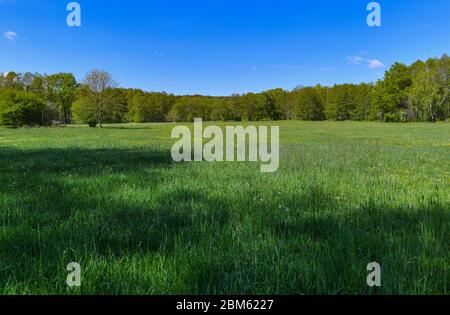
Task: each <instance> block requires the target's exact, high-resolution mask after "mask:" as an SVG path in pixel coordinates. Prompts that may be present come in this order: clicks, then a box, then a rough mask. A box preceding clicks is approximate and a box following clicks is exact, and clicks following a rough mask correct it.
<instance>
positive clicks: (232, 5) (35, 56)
mask: <svg viewBox="0 0 450 315" xmlns="http://www.w3.org/2000/svg"><path fill="white" fill-rule="evenodd" d="M69 2H70V1H66V0H0V33H1V38H0V72H1V71H11V70H14V71H16V72H25V71H31V72H41V73H55V72H61V71H63V72H73V73H74V74H75V75H76V77H77V79H82V77H83V76H84V74H86V73H87V72H88V71H89V70H90V69H93V68H101V69H105V70H108V71H110V72H111V73H112V74H113V76H114V77H115V79H116V81H118V82H119V83H120V85H121V86H123V87H136V88H141V89H144V90H148V91H167V92H171V93H175V94H196V93H200V94H208V95H230V94H232V93H245V92H259V91H263V90H267V89H271V88H277V87H280V88H284V89H292V88H294V87H295V86H298V85H315V84H317V83H320V84H323V85H332V84H334V83H343V82H355V83H358V82H363V81H364V82H373V81H376V80H377V79H379V78H381V77H382V76H383V73H384V71H385V70H386V69H387V68H388V67H389V66H390V65H391V64H392V63H393V62H395V61H401V62H404V63H407V64H409V63H412V62H414V61H415V60H417V59H426V58H428V57H432V56H433V57H435V56H439V57H440V56H441V55H442V54H443V53H450V35H449V34H450V1H449V0H389V1H388V0H384V1H378V2H379V3H380V4H381V7H382V26H381V27H376V28H370V27H368V26H367V23H366V18H367V15H368V14H369V12H367V11H366V6H367V4H368V3H369V2H370V1H369V0H295V1H291V0H285V1H283V0H278V1H272V0H270V1H269V0H183V1H179V0H157V1H153V0H146V1H145V0H127V1H117V0H110V1H106V0H80V1H78V2H79V3H80V4H81V9H82V11H81V13H82V26H81V27H80V28H70V27H68V26H67V24H66V16H67V14H68V12H67V11H66V5H67V4H68V3H69Z"/></svg>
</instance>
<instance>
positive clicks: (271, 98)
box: [0, 55, 450, 127]
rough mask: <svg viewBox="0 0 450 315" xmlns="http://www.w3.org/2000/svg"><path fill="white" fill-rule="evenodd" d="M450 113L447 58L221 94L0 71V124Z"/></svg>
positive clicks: (415, 117) (386, 118)
mask: <svg viewBox="0 0 450 315" xmlns="http://www.w3.org/2000/svg"><path fill="white" fill-rule="evenodd" d="M449 115H450V58H449V56H448V55H443V56H442V57H441V58H430V59H428V60H426V61H421V60H418V61H416V62H415V63H413V64H412V65H410V66H406V65H404V64H401V63H395V64H394V65H392V67H391V68H390V69H389V70H388V71H386V73H385V75H384V78H383V79H382V80H379V81H378V82H376V83H361V84H337V85H334V86H332V87H328V86H321V85H317V86H314V87H297V88H295V89H294V90H292V91H285V90H283V89H273V90H269V91H264V92H262V93H247V94H243V95H239V94H234V95H231V96H226V97H211V96H202V95H194V96H176V95H173V94H168V93H164V92H162V93H155V92H145V91H142V90H138V89H124V88H120V87H118V86H117V84H116V82H115V81H114V79H113V78H112V76H111V74H110V73H108V72H106V71H102V70H93V71H91V72H90V73H88V74H87V75H86V77H85V78H84V79H83V80H82V82H77V80H76V79H75V77H74V75H73V74H71V73H58V74H53V75H42V74H38V73H34V74H33V73H24V74H18V73H15V72H9V73H7V74H2V75H0V125H5V126H12V127H20V126H26V125H28V126H33V125H41V126H45V125H53V124H55V123H56V124H71V123H80V124H89V125H90V126H91V127H95V126H97V125H100V127H102V126H103V124H104V123H126V122H137V123H143V122H168V121H174V122H188V121H193V120H194V118H196V117H202V118H203V120H209V121H261V120H313V121H314V120H317V121H318V120H335V121H345V120H355V121H383V122H408V121H430V122H435V121H443V120H447V119H448V118H449Z"/></svg>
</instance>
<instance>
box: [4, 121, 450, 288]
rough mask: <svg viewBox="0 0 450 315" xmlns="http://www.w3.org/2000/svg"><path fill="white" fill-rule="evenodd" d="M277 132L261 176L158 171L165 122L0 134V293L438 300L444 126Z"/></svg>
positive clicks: (197, 169) (318, 126)
mask: <svg viewBox="0 0 450 315" xmlns="http://www.w3.org/2000/svg"><path fill="white" fill-rule="evenodd" d="M270 124H274V123H270ZM275 124H277V123H275ZM278 125H280V126H281V129H280V130H281V157H280V170H279V171H278V172H277V173H275V174H263V173H260V171H259V165H257V164H252V163H206V162H200V163H182V164H174V163H173V162H172V161H171V157H170V148H171V145H172V141H171V140H170V132H171V129H172V128H173V127H174V125H173V124H144V125H135V124H134V125H123V126H121V125H110V126H107V128H105V129H103V130H100V129H89V128H83V127H80V128H65V129H19V130H10V129H0V293H2V294H244V293H245V294H259V293H261V294H448V293H449V285H450V281H449V279H450V278H449V274H450V247H449V240H450V206H449V200H450V198H449V189H448V184H449V153H450V152H449V143H450V142H449V140H450V139H449V138H450V137H449V136H450V126H449V125H448V124H435V125H433V124H408V125H400V124H378V123H328V122H324V123H301V122H280V123H278ZM73 261H75V262H79V263H80V264H81V266H82V287H81V288H79V289H69V288H68V287H67V286H66V283H65V280H66V277H67V274H68V272H67V271H66V269H65V268H66V266H67V264H68V263H70V262H73ZM372 261H377V262H379V263H380V264H381V266H382V287H381V288H369V287H368V286H367V284H366V277H367V275H368V272H367V271H366V266H367V264H368V263H369V262H372Z"/></svg>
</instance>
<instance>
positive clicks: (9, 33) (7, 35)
mask: <svg viewBox="0 0 450 315" xmlns="http://www.w3.org/2000/svg"><path fill="white" fill-rule="evenodd" d="M3 36H4V37H5V38H6V39H7V40H10V41H14V40H16V38H17V33H16V32H13V31H7V32H5V33H3Z"/></svg>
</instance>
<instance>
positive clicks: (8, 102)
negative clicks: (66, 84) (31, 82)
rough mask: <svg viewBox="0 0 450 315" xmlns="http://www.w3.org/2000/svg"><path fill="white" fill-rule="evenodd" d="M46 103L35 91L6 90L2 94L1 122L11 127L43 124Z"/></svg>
mask: <svg viewBox="0 0 450 315" xmlns="http://www.w3.org/2000/svg"><path fill="white" fill-rule="evenodd" d="M46 108H47V106H46V104H45V103H44V101H43V100H41V99H40V98H39V97H38V96H36V95H35V94H33V93H29V92H24V91H5V92H3V93H2V94H0V124H1V125H4V126H10V127H21V126H34V125H43V124H44V122H45V117H44V116H45V112H46Z"/></svg>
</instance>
